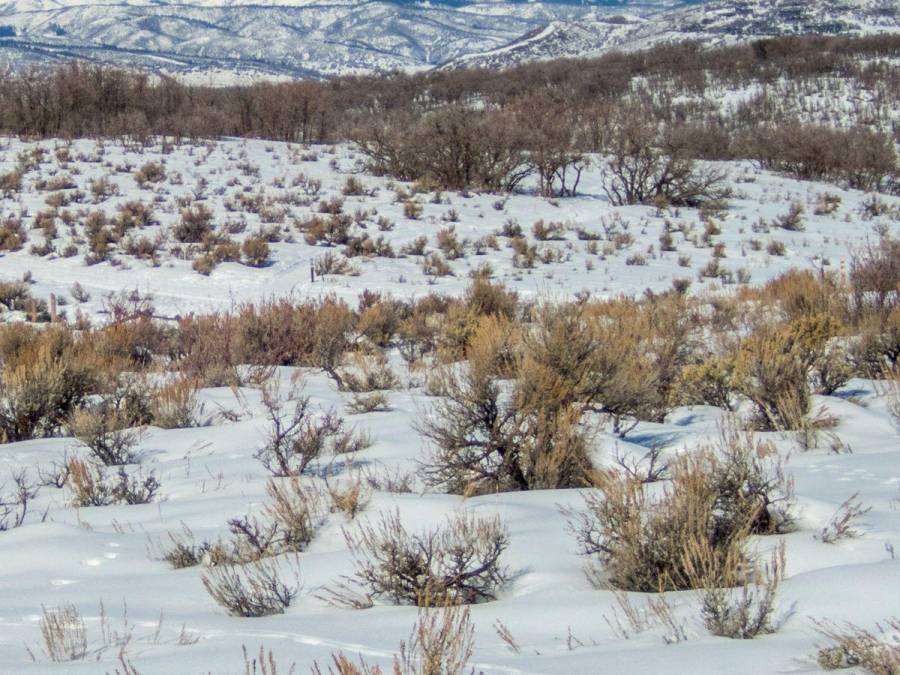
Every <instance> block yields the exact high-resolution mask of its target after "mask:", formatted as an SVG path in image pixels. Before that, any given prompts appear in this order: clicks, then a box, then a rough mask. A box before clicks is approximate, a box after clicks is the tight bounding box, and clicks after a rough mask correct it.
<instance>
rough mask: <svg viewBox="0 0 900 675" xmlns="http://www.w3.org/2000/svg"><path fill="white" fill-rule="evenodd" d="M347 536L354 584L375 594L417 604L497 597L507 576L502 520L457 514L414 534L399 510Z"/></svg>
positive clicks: (504, 533) (454, 602) (475, 600)
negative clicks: (351, 553)
mask: <svg viewBox="0 0 900 675" xmlns="http://www.w3.org/2000/svg"><path fill="white" fill-rule="evenodd" d="M344 535H345V537H346V539H347V543H348V545H349V546H350V549H351V551H352V552H353V555H354V560H355V564H356V579H355V582H356V584H358V585H360V586H361V587H363V588H364V589H365V590H366V592H367V593H369V594H371V595H372V596H374V597H384V598H386V599H388V600H390V601H391V602H394V603H396V604H402V603H412V604H415V605H419V606H435V605H444V604H469V603H474V602H484V601H487V600H493V599H494V598H495V597H496V594H497V591H498V590H499V589H500V587H501V586H503V584H504V583H505V582H506V580H507V579H508V573H507V571H506V569H505V568H504V567H503V566H502V565H501V564H500V556H501V554H502V553H503V551H504V550H505V549H506V547H507V545H508V541H509V540H508V537H507V534H506V531H505V529H504V528H503V526H502V525H501V523H500V521H499V519H482V518H477V517H475V516H473V515H468V514H459V515H456V516H454V517H453V518H452V519H450V521H449V522H448V523H447V524H446V525H443V526H440V527H438V528H435V529H431V530H426V531H423V532H421V533H411V532H409V531H407V530H406V528H405V527H404V526H403V524H402V522H401V521H400V516H399V514H398V513H394V514H391V515H382V516H381V517H380V518H379V519H378V521H377V522H375V523H374V524H373V523H364V524H361V525H359V526H358V528H357V529H356V531H355V532H351V531H350V530H347V529H345V530H344Z"/></svg>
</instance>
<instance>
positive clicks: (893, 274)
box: [850, 236, 900, 315]
mask: <svg viewBox="0 0 900 675" xmlns="http://www.w3.org/2000/svg"><path fill="white" fill-rule="evenodd" d="M898 285H900V239H896V238H894V237H890V236H882V237H881V238H879V240H878V241H877V242H876V243H869V244H867V245H866V246H865V247H864V248H863V249H862V250H859V251H854V253H853V255H852V257H851V259H850V291H851V294H852V298H853V305H854V310H855V311H856V313H857V314H858V315H862V314H864V313H865V312H867V311H872V310H874V311H875V312H876V313H878V314H880V315H887V314H888V313H890V311H891V310H892V309H894V308H896V307H900V294H898V292H897V288H898Z"/></svg>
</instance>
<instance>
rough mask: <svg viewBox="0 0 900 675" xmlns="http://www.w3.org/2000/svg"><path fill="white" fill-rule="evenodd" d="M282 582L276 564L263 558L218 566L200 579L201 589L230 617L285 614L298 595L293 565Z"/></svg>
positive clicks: (296, 572) (298, 589)
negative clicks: (243, 563) (245, 562)
mask: <svg viewBox="0 0 900 675" xmlns="http://www.w3.org/2000/svg"><path fill="white" fill-rule="evenodd" d="M290 575H291V577H292V578H290V579H289V580H285V579H284V578H283V577H282V571H281V568H280V567H279V565H278V563H277V562H276V561H275V560H274V559H273V558H266V559H261V560H256V561H254V562H250V563H247V564H245V565H218V566H216V567H212V568H209V569H207V571H206V572H204V573H203V574H202V575H201V577H200V578H201V580H202V581H203V587H204V588H205V589H206V591H207V593H209V594H210V596H212V598H213V600H215V601H216V602H217V603H218V604H219V605H220V606H222V607H224V608H225V610H227V612H228V613H229V614H230V615H231V616H244V617H250V616H271V615H272V614H284V610H285V609H287V607H288V606H290V604H291V602H292V601H293V600H294V598H295V597H296V596H297V593H298V592H299V591H300V571H299V568H298V567H297V566H296V563H295V564H294V565H293V566H292V568H291V570H290Z"/></svg>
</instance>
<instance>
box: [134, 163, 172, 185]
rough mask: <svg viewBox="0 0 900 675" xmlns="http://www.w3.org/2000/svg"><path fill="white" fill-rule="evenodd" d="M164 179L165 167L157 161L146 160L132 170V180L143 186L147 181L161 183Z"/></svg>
mask: <svg viewBox="0 0 900 675" xmlns="http://www.w3.org/2000/svg"><path fill="white" fill-rule="evenodd" d="M165 179H166V169H165V167H164V166H163V165H162V164H160V163H159V162H147V163H146V164H144V165H143V166H142V167H141V168H140V169H138V170H137V171H135V172H134V180H135V182H136V183H137V184H138V185H139V186H140V187H144V186H146V185H147V183H161V182H162V181H164V180H165Z"/></svg>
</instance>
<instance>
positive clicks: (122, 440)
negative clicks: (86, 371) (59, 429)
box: [69, 401, 140, 466]
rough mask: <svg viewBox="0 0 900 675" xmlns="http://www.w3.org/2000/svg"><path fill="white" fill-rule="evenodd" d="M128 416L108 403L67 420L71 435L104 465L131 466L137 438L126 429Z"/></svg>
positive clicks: (136, 434) (137, 432) (131, 431)
mask: <svg viewBox="0 0 900 675" xmlns="http://www.w3.org/2000/svg"><path fill="white" fill-rule="evenodd" d="M131 423H132V419H131V418H130V415H129V414H128V413H127V412H126V411H124V410H121V409H119V408H118V407H115V406H113V405H111V404H109V403H108V402H107V401H103V402H101V403H100V404H99V405H96V406H93V407H89V408H80V409H78V410H76V411H75V412H74V413H73V414H72V417H71V419H70V420H69V427H70V429H71V430H72V433H73V434H74V436H75V437H76V438H77V439H78V440H79V441H81V442H82V443H83V444H84V445H86V446H87V447H88V449H89V450H90V451H91V452H92V453H93V455H94V457H96V458H97V459H98V460H100V461H101V462H103V464H105V465H107V466H119V465H122V464H131V463H132V462H134V461H135V458H136V455H135V451H134V448H135V446H136V445H137V443H138V441H139V439H140V433H139V431H138V430H136V429H133V428H129V425H130V424H131Z"/></svg>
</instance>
